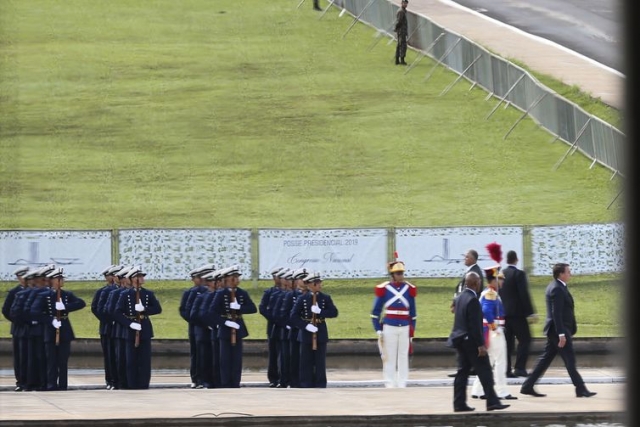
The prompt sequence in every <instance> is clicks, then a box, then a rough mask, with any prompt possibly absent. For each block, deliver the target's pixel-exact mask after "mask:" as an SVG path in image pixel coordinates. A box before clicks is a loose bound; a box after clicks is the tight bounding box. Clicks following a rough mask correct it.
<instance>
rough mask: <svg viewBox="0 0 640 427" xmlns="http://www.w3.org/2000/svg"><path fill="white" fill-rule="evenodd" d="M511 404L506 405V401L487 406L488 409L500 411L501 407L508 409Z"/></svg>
mask: <svg viewBox="0 0 640 427" xmlns="http://www.w3.org/2000/svg"><path fill="white" fill-rule="evenodd" d="M509 406H511V405H505V404H504V403H496V404H495V405H489V406H487V411H499V410H500V409H507V408H508V407H509Z"/></svg>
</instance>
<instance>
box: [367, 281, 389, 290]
mask: <svg viewBox="0 0 640 427" xmlns="http://www.w3.org/2000/svg"><path fill="white" fill-rule="evenodd" d="M388 284H389V281H388V280H387V281H386V282H382V283H380V284H379V285H376V288H384V287H385V286H387V285H388ZM369 289H371V288H369Z"/></svg>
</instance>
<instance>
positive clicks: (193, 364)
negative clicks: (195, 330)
mask: <svg viewBox="0 0 640 427" xmlns="http://www.w3.org/2000/svg"><path fill="white" fill-rule="evenodd" d="M196 351H197V347H196V336H195V335H194V334H189V376H190V377H191V382H192V383H194V384H198V365H197V356H196Z"/></svg>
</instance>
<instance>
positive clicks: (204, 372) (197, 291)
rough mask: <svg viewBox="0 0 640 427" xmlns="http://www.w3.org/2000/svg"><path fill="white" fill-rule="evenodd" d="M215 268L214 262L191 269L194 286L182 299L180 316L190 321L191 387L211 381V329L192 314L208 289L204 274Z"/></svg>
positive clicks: (197, 386)
mask: <svg viewBox="0 0 640 427" xmlns="http://www.w3.org/2000/svg"><path fill="white" fill-rule="evenodd" d="M214 270H215V267H214V265H213V264H206V265H203V266H200V267H198V268H196V269H194V270H191V271H190V272H189V274H190V276H191V280H192V281H193V286H192V287H191V288H189V289H187V290H186V291H185V292H184V293H183V294H182V299H181V301H180V307H179V311H180V316H181V317H182V318H183V319H184V320H186V321H187V323H188V333H189V355H190V365H189V375H190V376H191V388H202V387H205V386H208V385H209V383H211V369H208V366H209V365H210V360H211V348H210V341H211V340H210V339H209V331H208V330H206V328H203V326H202V325H201V324H200V322H199V321H198V319H197V318H195V317H193V316H192V314H196V315H197V313H198V309H196V310H193V307H194V304H195V303H196V301H197V300H198V297H199V296H200V295H203V294H205V293H206V292H207V291H208V288H207V286H206V285H205V284H204V283H203V282H202V280H203V276H205V275H207V274H209V273H211V272H212V271H214ZM198 304H199V302H198Z"/></svg>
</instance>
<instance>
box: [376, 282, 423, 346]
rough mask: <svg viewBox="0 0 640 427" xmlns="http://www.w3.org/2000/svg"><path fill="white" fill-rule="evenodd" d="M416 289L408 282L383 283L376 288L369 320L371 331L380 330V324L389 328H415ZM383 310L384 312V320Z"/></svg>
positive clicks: (412, 329)
mask: <svg viewBox="0 0 640 427" xmlns="http://www.w3.org/2000/svg"><path fill="white" fill-rule="evenodd" d="M417 293H418V288H416V287H415V286H414V285H412V284H411V283H409V282H400V283H394V282H384V283H381V284H379V285H378V286H376V288H375V299H374V300H373V309H372V310H371V320H372V321H373V329H375V330H376V331H380V330H382V324H383V323H386V324H387V325H391V326H407V325H409V326H410V329H411V331H412V333H411V336H413V331H414V330H415V328H416V317H417V316H416V301H415V297H416V295H417ZM383 309H384V310H385V313H384V318H381V317H382V315H383Z"/></svg>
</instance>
